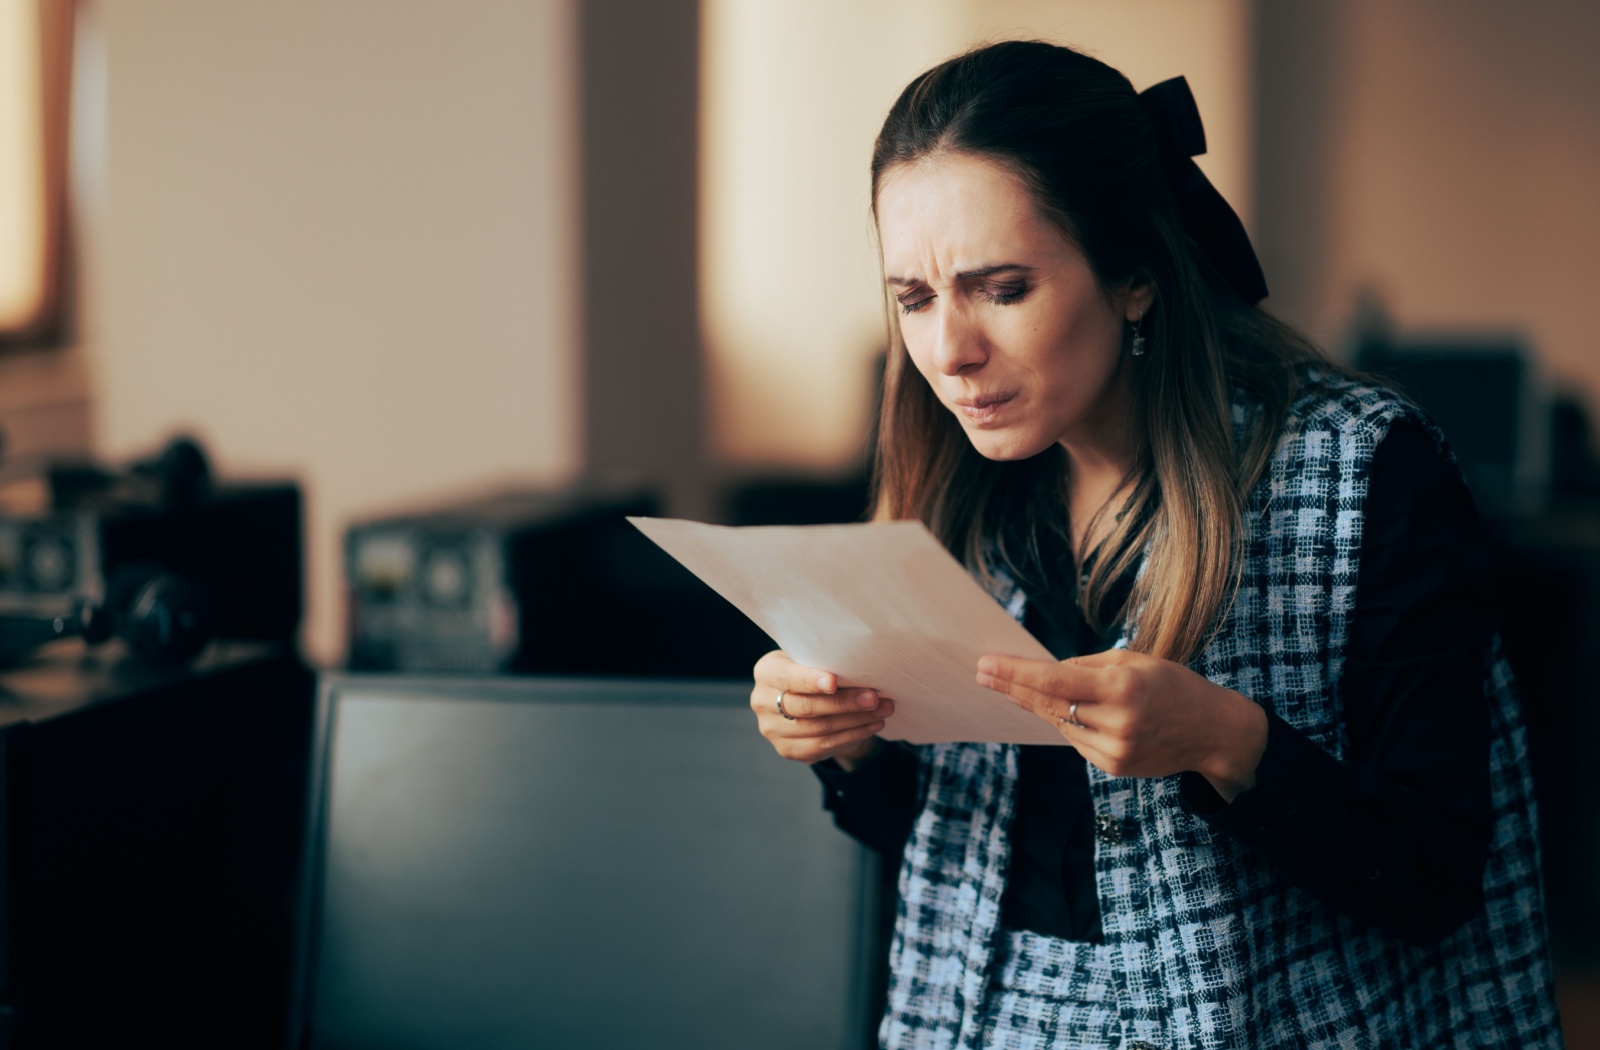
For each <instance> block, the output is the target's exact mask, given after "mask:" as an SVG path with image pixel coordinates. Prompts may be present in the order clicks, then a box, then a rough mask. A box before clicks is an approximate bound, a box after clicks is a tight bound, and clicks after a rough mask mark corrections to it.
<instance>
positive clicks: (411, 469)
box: [87, 0, 581, 659]
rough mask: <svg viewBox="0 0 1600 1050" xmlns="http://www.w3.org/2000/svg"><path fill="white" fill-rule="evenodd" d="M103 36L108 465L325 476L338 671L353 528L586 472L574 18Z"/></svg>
mask: <svg viewBox="0 0 1600 1050" xmlns="http://www.w3.org/2000/svg"><path fill="white" fill-rule="evenodd" d="M99 14H100V17H101V20H102V30H103V33H104V38H105V44H106V53H107V55H108V59H109V65H108V76H107V89H106V90H107V98H108V99H109V110H108V114H107V116H108V125H107V126H108V137H107V142H106V158H105V163H106V181H105V192H106V195H107V198H106V200H105V202H104V213H103V214H104V222H103V225H102V228H101V229H100V230H99V231H98V235H97V236H96V238H95V240H96V241H97V242H98V243H97V245H96V250H95V253H94V254H95V262H94V266H93V272H92V273H91V274H90V277H91V278H92V282H93V284H94V285H95V287H96V289H97V294H96V295H95V296H94V304H93V310H92V311H91V312H90V316H89V317H88V318H87V320H88V327H89V328H90V330H91V335H90V336H89V339H90V346H89V349H90V351H91V361H92V373H91V376H92V392H93V404H94V408H95V418H96V431H97V444H98V445H99V449H100V451H101V452H102V453H104V454H106V455H109V456H112V457H121V456H125V455H131V454H136V453H141V452H146V451H149V450H151V449H152V448H154V447H156V446H157V445H158V444H159V443H160V442H161V441H162V440H163V439H164V438H165V437H166V436H167V435H169V434H171V433H172V432H173V431H174V430H177V429H180V428H183V429H188V430H192V431H193V432H195V433H198V434H199V435H201V436H202V437H203V438H204V439H205V440H206V441H207V442H208V443H209V445H210V447H211V449H212V451H213V453H214V455H215V457H216V459H217V460H218V461H219V462H220V464H221V466H222V467H223V469H224V470H225V471H226V472H228V473H235V474H238V473H268V474H296V475H299V476H300V477H301V478H302V479H303V481H304V482H305V487H306V492H307V496H308V505H309V516H308V520H307V538H308V547H309V550H308V554H309V562H310V610H309V619H308V622H307V640H308V643H309V648H310V651H311V652H312V653H313V654H314V655H316V656H317V657H319V658H322V659H333V658H335V657H336V656H337V655H338V653H339V647H340V644H341V613H340V609H341V598H340V591H339V588H340V583H339V581H340V579H341V572H342V565H341V563H340V560H339V558H340V555H339V550H340V547H339V543H340V538H341V536H342V532H343V528H344V526H345V524H346V523H347V521H348V520H349V519H350V517H351V516H352V515H357V514H363V513H368V512H372V511H377V510H382V509H387V508H391V507H394V506H396V505H401V504H406V503H408V502H410V501H413V500H416V499H418V498H432V497H435V496H437V495H438V494H439V493H440V492H442V491H458V490H460V489H462V488H463V487H469V486H472V485H474V484H475V483H477V482H481V481H484V480H486V479H496V478H521V479H531V480H535V481H551V480H554V479H559V478H562V477H564V476H566V475H568V474H570V473H572V472H574V471H575V470H576V469H577V468H578V466H579V458H580V455H581V453H580V449H579V437H578V434H579V426H580V422H581V420H580V419H579V416H578V404H579V397H578V396H577V395H578V387H579V382H578V380H579V372H578V369H579V360H578V351H577V346H576V338H577V337H576V335H575V325H576V301H575V300H576V295H577V291H578V285H579V282H578V280H577V279H576V276H575V273H574V270H575V262H574V260H575V259H576V258H577V252H576V247H575V245H576V241H575V234H574V228H573V227H574V219H573V208H574V202H575V200H576V186H575V182H576V174H575V170H574V169H575V165H576V159H575V158H576V148H575V138H574V128H573V126H572V125H573V121H574V118H573V109H574V103H573V98H572V95H573V87H572V85H573V77H574V73H573V70H572V69H571V68H570V54H571V40H572V30H571V25H570V23H571V19H572V12H571V10H570V9H569V6H568V0H543V2H515V0H470V2H462V3H438V2H434V0H273V2H271V3H261V2H259V0H140V2H138V3H121V2H112V3H107V4H104V5H103V7H102V8H101V9H100V12H99Z"/></svg>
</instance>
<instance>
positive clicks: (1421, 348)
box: [1355, 334, 1553, 513]
mask: <svg viewBox="0 0 1600 1050" xmlns="http://www.w3.org/2000/svg"><path fill="white" fill-rule="evenodd" d="M1355 364H1356V367H1357V368H1360V369H1362V370H1364V371H1368V372H1373V373H1376V374H1378V375H1380V376H1382V377H1384V378H1385V379H1387V380H1389V381H1390V382H1392V383H1394V384H1395V385H1396V386H1397V387H1398V388H1399V389H1400V391H1401V392H1402V393H1404V394H1405V395H1406V396H1407V397H1409V398H1411V399H1412V400H1413V401H1415V402H1416V403H1417V404H1418V405H1420V406H1421V407H1422V408H1423V410H1425V411H1426V412H1427V413H1428V415H1430V416H1432V417H1433V420H1434V422H1436V423H1438V424H1439V427H1440V429H1442V430H1443V431H1444V432H1445V436H1446V437H1448V438H1449V440H1450V447H1451V450H1452V451H1453V452H1454V453H1455V455H1456V459H1457V460H1458V461H1459V462H1460V464H1461V470H1462V473H1464V474H1465V475H1466V478H1467V484H1468V485H1469V486H1470V487H1471V489H1472V493H1473V496H1474V497H1475V498H1476V499H1477V501H1478V504H1479V506H1480V508H1482V509H1483V510H1484V511H1485V512H1487V513H1507V512H1518V511H1530V510H1538V509H1540V508H1542V507H1543V506H1544V505H1545V503H1546V502H1547V501H1548V499H1549V490H1550V441H1551V428H1552V422H1553V421H1552V415H1551V408H1550V402H1549V399H1548V397H1547V396H1545V394H1544V392H1543V390H1542V389H1541V386H1540V384H1539V382H1538V380H1537V376H1536V375H1535V370H1534V365H1533V359H1532V355H1531V354H1530V353H1529V352H1528V350H1527V348H1526V346H1524V345H1523V343H1522V341H1521V340H1520V339H1519V338H1517V337H1515V336H1511V335H1505V336H1493V335H1471V334H1461V335H1458V336H1449V335H1434V336H1424V337H1413V338H1407V339H1393V338H1373V337H1371V336H1369V337H1368V338H1366V339H1364V340H1363V341H1362V343H1361V345H1360V346H1359V349H1358V354H1357V357H1356V361H1355Z"/></svg>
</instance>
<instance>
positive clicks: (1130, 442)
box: [1059, 364, 1143, 490]
mask: <svg viewBox="0 0 1600 1050" xmlns="http://www.w3.org/2000/svg"><path fill="white" fill-rule="evenodd" d="M1138 409H1139V406H1138V399H1137V398H1135V397H1134V393H1133V377H1132V376H1131V375H1130V374H1129V371H1128V369H1127V367H1126V365H1125V364H1124V366H1123V367H1119V368H1118V369H1117V372H1116V375H1114V376H1113V377H1112V380H1111V384H1110V386H1109V387H1108V388H1107V390H1106V393H1105V396H1103V397H1101V398H1100V399H1099V401H1098V402H1097V403H1096V405H1095V408H1094V411H1093V412H1091V413H1090V414H1089V415H1088V416H1087V417H1086V418H1084V419H1083V420H1082V421H1081V422H1080V423H1079V425H1078V426H1076V427H1074V428H1073V429H1072V431H1071V432H1070V433H1067V434H1063V435H1062V436H1061V439H1060V442H1059V443H1060V445H1061V447H1062V448H1063V449H1064V450H1066V453H1067V463H1068V465H1069V469H1070V479H1071V480H1070V483H1071V486H1072V488H1073V489H1074V490H1076V489H1078V488H1079V487H1080V485H1087V486H1088V487H1090V488H1094V489H1098V488H1102V487H1104V486H1106V485H1117V484H1119V483H1120V482H1121V481H1122V479H1123V478H1125V477H1127V475H1128V473H1129V472H1130V471H1131V470H1133V465H1134V462H1135V458H1136V457H1137V456H1138V452H1139V431H1140V429H1141V426H1142V422H1143V421H1142V420H1141V419H1140V418H1139V411H1138Z"/></svg>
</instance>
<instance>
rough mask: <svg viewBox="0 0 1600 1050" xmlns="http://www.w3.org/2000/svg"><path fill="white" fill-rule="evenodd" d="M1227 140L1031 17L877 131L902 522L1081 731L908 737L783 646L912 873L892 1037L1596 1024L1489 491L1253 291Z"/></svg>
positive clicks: (808, 706) (1442, 1038)
mask: <svg viewBox="0 0 1600 1050" xmlns="http://www.w3.org/2000/svg"><path fill="white" fill-rule="evenodd" d="M1203 150H1204V139H1203V132H1202V131H1201V128H1200V121H1199V116H1198V114H1197V113H1196V112H1195V110H1194V106H1193V100H1192V98H1191V97H1190V96H1189V94H1188V89H1187V87H1186V86H1185V85H1184V84H1183V82H1182V81H1181V80H1177V81H1169V82H1167V83H1166V84H1162V85H1158V86H1157V87H1156V88H1153V89H1151V90H1150V91H1148V92H1146V93H1145V95H1144V96H1138V95H1136V94H1135V93H1134V91H1133V89H1132V88H1131V86H1130V85H1129V84H1128V82H1127V80H1126V79H1125V78H1123V77H1122V76H1121V75H1120V74H1119V73H1117V72H1116V71H1115V70H1112V69H1111V68H1109V67H1107V66H1105V65H1104V64H1102V63H1100V62H1098V61H1096V60H1094V59H1091V58H1088V57H1086V56H1084V55H1081V54H1078V53H1076V52H1073V51H1070V50H1068V49H1065V48H1059V47H1053V46H1050V45H1046V44H1041V43H1026V42H1012V43H1005V44H999V45H995V46H992V47H987V48H983V49H980V50H977V51H973V52H971V53H969V54H966V55H963V56H960V57H958V58H955V59H952V60H951V61H949V62H946V63H944V64H943V65H940V66H938V67H936V68H935V69H932V70H930V71H929V72H927V73H925V74H923V75H922V76H920V77H918V78H917V79H916V80H915V81H913V82H912V83H911V85H910V86H909V87H907V88H906V90H905V92H904V93H903V94H902V95H901V96H900V98H899V100H898V101H896V103H895V105H894V107H893V109H892V110H891V111H890V113H889V116H888V119H887V120H886V121H885V123H884V127H883V130H882V132H881V133H880V135H879V138H878V141H877V145H876V148H875V150H874V154H873V162H872V190H873V210H874V216H875V218H876V221H877V227H878V233H879V241H880V245H881V249H882V255H883V265H884V274H885V279H886V282H887V289H888V292H889V294H890V296H892V298H893V304H892V305H893V314H892V316H893V321H892V326H893V328H894V333H895V337H894V338H893V340H892V342H891V345H892V346H895V347H897V348H898V352H897V353H893V354H891V355H890V361H889V366H888V372H887V376H886V381H885V390H884V398H883V406H882V418H881V427H880V437H879V446H878V450H877V477H876V483H877V495H876V517H877V518H878V519H894V518H919V519H921V520H922V521H924V522H925V523H927V524H928V526H929V527H930V528H931V529H932V530H933V531H934V533H935V534H936V535H938V536H939V537H941V539H942V540H943V541H944V542H945V544H946V545H947V546H948V547H949V548H950V549H951V550H952V551H953V552H955V553H956V554H957V555H958V556H959V557H962V558H963V559H964V560H965V562H966V563H967V564H968V566H969V567H970V568H971V569H972V571H973V572H974V573H975V574H976V575H977V576H978V577H979V579H980V580H982V581H983V582H984V583H985V584H986V585H987V586H988V587H989V589H990V590H991V591H992V592H993V593H994V595H995V597H996V598H997V599H998V600H1000V601H1002V602H1003V603H1005V604H1006V605H1007V607H1008V608H1010V609H1012V610H1013V612H1014V613H1016V614H1017V615H1019V616H1021V617H1022V618H1023V620H1024V622H1025V623H1026V624H1027V625H1028V626H1029V627H1030V629H1032V630H1033V631H1034V633H1035V634H1036V635H1037V636H1038V637H1039V638H1041V640H1043V641H1044V642H1045V643H1046V645H1047V646H1048V647H1049V648H1050V649H1051V651H1052V653H1054V654H1055V655H1056V656H1057V657H1058V658H1060V661H1061V662H1059V663H1043V662H1036V661H1030V660H1022V659H1016V658H1012V657H1008V656H1006V655H1005V654H991V655H989V656H986V657H984V658H983V659H982V660H981V661H980V662H979V665H978V667H976V668H974V674H975V675H976V676H977V680H978V681H979V682H980V683H981V684H983V685H985V686H988V687H989V688H992V689H995V690H996V691H998V692H1000V693H1003V694H1004V695H1006V696H1007V697H1009V698H1010V699H1012V700H1013V701H1014V702H1016V703H1018V704H1021V705H1023V706H1024V707H1026V708H1028V709H1029V710H1031V711H1033V712H1034V713H1036V714H1037V715H1038V716H1039V717H1041V718H1044V719H1047V720H1049V721H1050V723H1051V724H1052V725H1054V726H1056V727H1057V728H1058V729H1059V731H1060V733H1061V736H1062V738H1063V740H1064V742H1065V743H1066V744H1068V745H1070V747H1016V746H1011V745H979V744H950V745H937V746H930V747H924V748H915V749H914V748H909V747H906V746H903V745H897V744H886V743H884V742H883V741H882V740H881V739H879V738H878V736H877V735H876V734H877V733H878V732H879V731H880V730H881V729H882V728H883V726H884V724H885V722H886V721H887V719H889V718H891V717H893V712H894V701H893V700H892V699H890V698H886V697H879V696H877V695H876V694H875V693H873V691H871V690H867V689H841V688H839V687H838V685H837V682H836V681H835V679H834V677H833V676H832V675H831V674H830V673H829V672H828V670H827V669H826V668H809V667H801V666H798V665H797V664H795V663H794V662H793V661H791V660H789V659H788V658H787V657H786V656H785V655H784V654H783V653H771V654H768V655H767V656H766V657H764V658H763V659H762V660H761V661H760V663H758V664H757V666H756V669H755V678H756V685H755V688H754V689H753V690H752V693H751V705H752V707H753V708H754V709H755V711H756V713H757V716H758V720H759V725H760V729H761V732H762V733H763V734H764V735H765V736H766V737H767V738H768V739H769V740H770V741H771V742H772V743H773V745H774V747H775V748H776V749H777V750H778V752H779V754H781V755H783V756H784V757H787V758H791V759H795V760H799V761H804V762H808V763H813V764H814V765H813V768H814V769H816V770H817V772H818V775H819V776H820V777H821V778H822V779H823V781H824V783H825V785H826V786H827V792H826V797H827V799H828V805H829V807H830V808H831V809H832V810H833V812H834V814H835V818H836V820H837V821H838V822H839V824H840V825H841V826H842V827H844V828H845V829H846V830H847V831H850V832H851V833H852V834H855V835H856V836H857V837H859V838H861V839H862V840H863V841H866V842H868V843H869V844H871V845H874V846H876V847H878V848H880V849H883V850H885V851H886V852H888V853H889V854H890V855H892V856H899V855H903V863H902V866H901V870H900V882H899V893H900V902H899V908H898V913H897V921H896V928H895V937H894V942H893V945H892V949H891V954H890V969H891V976H890V989H889V1003H888V1013H887V1016H886V1017H885V1019H884V1022H883V1026H882V1028H881V1033H880V1034H881V1037H882V1040H883V1043H884V1045H885V1046H889V1047H902V1046H904V1047H912V1046H916V1047H924V1046H926V1047H951V1046H960V1047H979V1046H1000V1045H1004V1046H1030V1047H1032V1046H1039V1047H1077V1046H1124V1047H1238V1046H1262V1047H1267V1046H1271V1047H1279V1046H1282V1047H1300V1046H1339V1047H1366V1046H1403V1047H1422V1046H1483V1045H1506V1046H1518V1047H1530V1046H1558V1045H1560V1032H1559V1027H1558V1023H1557V1020H1556V1014H1555V1008H1554V1004H1553V998H1552V994H1551V982H1550V974H1549V969H1548V964H1547V961H1546V954H1545V946H1544V916H1543V904H1542V898H1541V891H1540V883H1539V870H1538V865H1539V859H1538V855H1537V848H1536V845H1535V839H1534V814H1533V804H1532V796H1531V786H1530V782H1529V778H1528V771H1527V763H1526V758H1525V753H1524V732H1523V729H1522V724H1521V715H1520V711H1519V707H1518V702H1517V700H1516V697H1515V694H1514V691H1513V687H1512V683H1511V679H1510V673H1509V670H1508V668H1507V667H1506V664H1505V661H1504V658H1503V656H1502V655H1501V652H1500V647H1499V642H1498V639H1497V637H1496V636H1495V635H1494V627H1493V612H1492V609H1491V608H1490V607H1489V595H1490V594H1491V586H1490V580H1489V579H1488V577H1487V575H1486V572H1485V568H1484V566H1485V563H1486V560H1487V555H1486V551H1485V549H1484V541H1483V538H1482V535H1481V531H1480V530H1479V528H1478V526H1477V524H1476V522H1475V518H1474V512H1473V510H1472V506H1471V501H1470V498H1469V497H1468V496H1467V495H1466V492H1465V490H1464V488H1463V487H1462V484H1461V480H1460V476H1459V473H1458V471H1457V470H1456V468H1455V466H1454V463H1453V460H1451V458H1450V456H1449V453H1448V451H1447V450H1446V448H1445V446H1444V444H1443V439H1442V437H1441V436H1440V435H1439V434H1438V432H1437V430H1436V429H1435V428H1434V427H1433V426H1432V424H1431V423H1429V422H1428V421H1427V420H1426V418H1424V417H1423V416H1422V415H1421V413H1419V412H1418V410H1417V409H1416V408H1415V407H1413V406H1411V405H1410V404H1408V403H1406V402H1405V401H1404V400H1402V399H1401V398H1399V397H1398V396H1396V395H1395V394H1393V393H1392V392H1390V391H1388V390H1385V389H1383V388H1381V387H1379V386H1377V385H1374V384H1372V383H1370V382H1368V381H1365V380H1363V379H1362V378H1361V377H1359V376H1355V375H1353V374H1349V373H1347V372H1346V371H1344V370H1342V369H1340V368H1338V367H1337V366H1335V365H1333V364H1332V363H1330V362H1328V361H1327V360H1325V359H1324V358H1322V357H1321V356H1320V355H1319V354H1318V353H1317V352H1316V351H1315V350H1314V349H1313V348H1312V347H1310V346H1309V345H1307V344H1306V343H1305V341H1304V340H1302V339H1301V338H1299V337H1298V336H1296V335H1295V334H1294V333H1293V332H1291V331H1290V330H1288V329H1287V328H1285V327H1284V326H1283V325H1281V324H1280V323H1278V322H1276V321H1274V320H1273V319H1271V318H1270V317H1269V316H1267V315H1266V314H1264V313H1262V312H1261V311H1259V310H1258V309H1257V308H1256V307H1255V304H1256V303H1257V302H1258V301H1259V300H1260V299H1261V298H1262V297H1263V296H1264V295H1265V292H1266V290H1265V285H1264V282H1263V281H1262V278H1261V273H1260V269H1259V267H1258V266H1257V264H1256V261H1255V256H1254V254H1253V252H1252V251H1251V249H1250V246H1249V242H1248V239H1247V238H1246V237H1245V234H1244V231H1243V228H1242V227H1241V226H1240V225H1239V223H1238V220H1237V218H1235V217H1234V215H1233V213H1232V211H1231V210H1229V209H1228V207H1227V205H1226V203H1225V202H1223V201H1222V199H1221V197H1220V196H1218V195H1217V194H1216V191H1215V190H1214V189H1212V187H1211V186H1210V184H1209V183H1208V182H1206V180H1205V178H1204V176H1203V175H1201V174H1200V172H1199V169H1198V168H1196V167H1195V166H1194V164H1193V162H1192V161H1191V160H1190V159H1189V158H1190V157H1191V156H1193V155H1195V154H1197V153H1199V152H1202V151H1203ZM908 699H909V698H908Z"/></svg>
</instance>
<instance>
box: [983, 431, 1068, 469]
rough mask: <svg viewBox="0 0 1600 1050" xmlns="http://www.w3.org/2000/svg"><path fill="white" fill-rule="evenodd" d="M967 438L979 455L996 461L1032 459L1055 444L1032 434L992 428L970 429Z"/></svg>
mask: <svg viewBox="0 0 1600 1050" xmlns="http://www.w3.org/2000/svg"><path fill="white" fill-rule="evenodd" d="M967 440H969V441H971V442H972V447H973V448H974V449H975V450H977V453H978V455H980V456H982V457H983V458H984V459H992V460H994V461H995V462H996V463H1012V462H1015V461H1017V460H1020V459H1032V458H1033V457H1034V456H1037V455H1038V454H1039V453H1041V452H1043V451H1044V450H1045V449H1047V448H1049V447H1050V446H1051V445H1052V444H1054V442H1053V441H1050V440H1048V439H1042V438H1039V439H1036V438H1034V436H1033V435H1031V434H1017V433H1011V432H1007V431H998V432H997V431H992V430H968V431H967Z"/></svg>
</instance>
